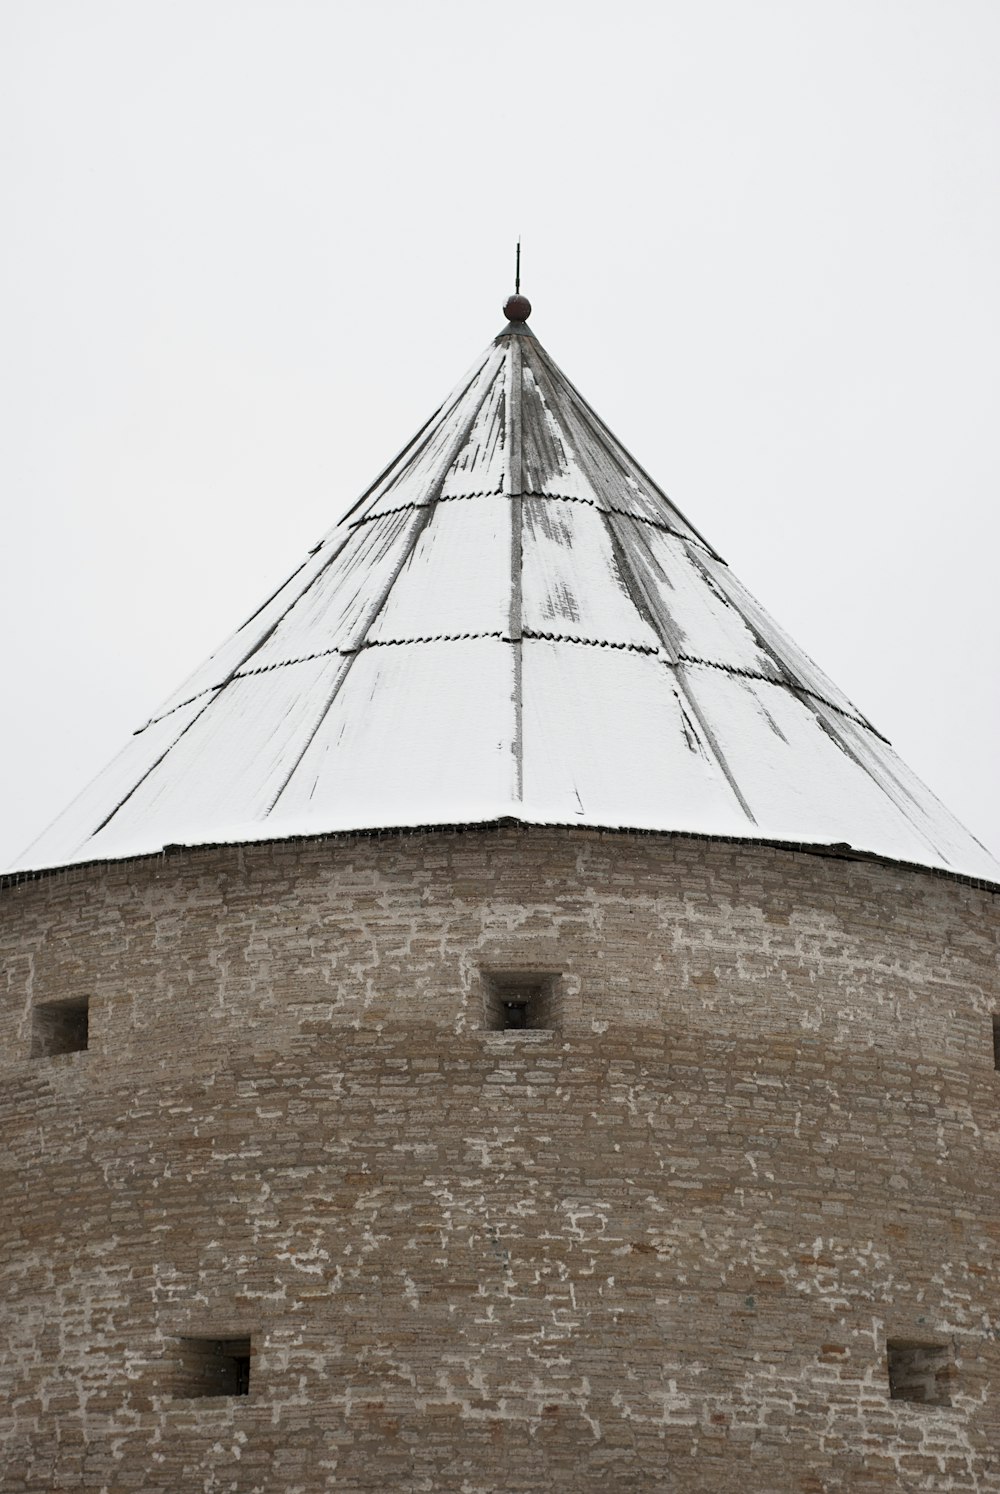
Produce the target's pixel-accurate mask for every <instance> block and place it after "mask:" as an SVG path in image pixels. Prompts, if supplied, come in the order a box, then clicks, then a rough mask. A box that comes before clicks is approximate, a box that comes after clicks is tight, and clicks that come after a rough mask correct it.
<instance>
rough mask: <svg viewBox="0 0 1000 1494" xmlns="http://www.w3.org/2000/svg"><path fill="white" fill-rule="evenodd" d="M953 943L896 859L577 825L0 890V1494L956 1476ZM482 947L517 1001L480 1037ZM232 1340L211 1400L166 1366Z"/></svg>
mask: <svg viewBox="0 0 1000 1494" xmlns="http://www.w3.org/2000/svg"><path fill="white" fill-rule="evenodd" d="M998 933H1000V922H998V920H997V916H996V906H995V898H994V897H993V896H992V895H991V894H989V893H987V892H983V891H979V890H976V889H974V888H971V887H967V886H964V885H961V884H959V883H957V882H953V881H950V880H948V879H946V878H942V877H936V876H932V875H929V874H924V873H920V872H916V871H909V870H900V869H894V868H890V867H884V866H880V865H877V864H875V863H868V862H853V861H841V860H835V859H826V858H822V857H818V856H810V855H806V854H796V853H792V852H787V851H780V850H772V849H767V848H755V847H751V846H738V845H725V844H713V843H708V842H700V841H696V840H690V839H677V840H672V839H669V838H666V837H663V838H653V837H650V838H643V837H628V836H614V835H601V834H599V833H595V832H589V831H559V830H553V831H542V830H531V831H523V830H516V829H510V830H500V831H495V832H482V833H479V832H477V833H469V834H465V835H454V836H449V835H438V834H433V835H426V836H419V835H415V836H402V837H398V838H394V837H385V838H383V839H380V840H365V839H357V840H331V841H327V842H304V843H301V844H296V845H277V846H266V845H265V846H257V847H251V848H244V849H242V850H241V849H235V848H234V849H226V850H206V851H190V852H178V853H176V854H174V855H169V856H166V857H163V858H153V859H150V860H146V861H142V862H135V863H132V864H130V865H122V866H109V867H103V868H91V869H87V870H78V871H71V872H66V873H61V874H57V875H54V876H50V877H46V878H42V879H40V880H37V881H32V882H27V883H23V884H20V885H15V886H11V887H8V888H6V889H4V890H3V892H2V893H0V961H2V964H0V971H2V977H3V980H2V986H0V989H2V992H3V999H2V1005H0V1115H2V1125H3V1133H2V1134H3V1147H2V1151H0V1290H2V1323H0V1466H2V1468H3V1475H2V1480H0V1487H2V1488H3V1490H4V1491H23V1490H55V1489H65V1490H70V1489H95V1490H100V1489H103V1490H107V1491H109V1494H110V1491H119V1490H122V1491H124V1490H143V1491H150V1494H181V1491H183V1494H187V1491H203V1490H204V1491H206V1494H207V1491H236V1494H251V1491H268V1494H270V1491H282V1494H285V1491H287V1494H312V1491H316V1490H321V1489H345V1490H349V1489H358V1490H362V1489H363V1490H373V1491H374V1490H379V1491H381V1490H389V1489H401V1490H436V1489H441V1490H454V1491H463V1494H481V1491H483V1494H485V1491H491V1494H492V1491H499V1490H503V1491H515V1490H517V1491H520V1490H523V1491H527V1490H538V1491H542V1490H545V1491H549V1490H570V1491H573V1494H576V1491H597V1490H599V1489H606V1488H614V1489H621V1490H644V1491H645V1490H648V1491H653V1490H656V1491H660V1490H685V1491H686V1490H698V1491H705V1494H716V1491H723V1494H726V1491H737V1490H739V1491H742V1494H745V1491H752V1490H756V1491H761V1494H763V1491H786V1490H788V1491H792V1490H794V1491H802V1494H824V1491H834V1490H837V1491H841V1490H843V1491H848V1490H850V1491H856V1490H860V1491H868V1490H871V1491H874V1490H880V1491H888V1490H904V1489H909V1490H1000V1344H998V1341H997V1327H998V1322H1000V1291H998V1281H997V1260H998V1248H1000V1181H998V1179H1000V1170H998V1162H1000V1074H997V1073H996V1071H995V1069H994V1057H993V1043H992V1030H991V1019H992V1016H993V1014H994V1013H995V1012H996V1011H997V1010H998V1009H1000V993H998V978H997V953H998ZM510 972H529V973H532V974H534V975H541V976H546V977H552V978H553V992H554V994H553V998H552V1000H553V1009H554V1010H556V1011H557V1012H558V1013H559V1017H560V1024H561V1025H560V1029H559V1030H558V1031H557V1032H554V1033H551V1034H549V1033H540V1032H527V1033H511V1034H500V1033H489V1032H486V1031H484V1030H483V1024H484V1013H485V1012H486V1011H487V1009H488V1007H489V992H488V990H487V989H486V986H487V982H486V978H485V977H486V976H488V975H489V974H491V973H492V974H500V975H503V974H505V973H506V974H509V973H510ZM83 996H86V997H88V998H89V1000H90V1028H89V1032H90V1046H89V1049H88V1051H87V1052H85V1053H77V1054H72V1055H68V1056H62V1057H55V1058H50V1057H42V1058H31V1057H30V1056H29V1055H30V1051H31V1023H32V1008H33V1006H34V1005H36V1004H38V1003H44V1002H48V1001H53V1000H60V999H67V998H76V999H79V998H81V997H83ZM247 1335H250V1336H251V1337H252V1345H253V1358H252V1370H251V1393H250V1395H249V1396H248V1397H229V1398H219V1399H216V1398H212V1399H205V1400H190V1399H181V1398H178V1397H177V1396H176V1395H175V1392H176V1391H177V1390H178V1389H179V1388H180V1387H181V1385H182V1376H183V1373H184V1364H185V1353H186V1352H187V1351H186V1349H185V1346H184V1345H183V1344H182V1343H181V1340H182V1339H183V1338H186V1337H191V1336H195V1337H199V1336H200V1337H204V1338H212V1339H233V1340H236V1339H240V1338H244V1337H246V1336H247ZM887 1339H897V1340H903V1341H907V1340H912V1341H915V1342H925V1341H927V1342H936V1343H944V1344H947V1345H948V1348H949V1355H950V1356H951V1357H952V1358H953V1359H954V1379H953V1382H952V1389H951V1399H952V1404H951V1405H950V1406H940V1407H939V1406H929V1407H925V1406H920V1405H916V1404H911V1403H909V1402H906V1401H900V1400H890V1399H889V1398H888V1378H887V1370H886V1342H887Z"/></svg>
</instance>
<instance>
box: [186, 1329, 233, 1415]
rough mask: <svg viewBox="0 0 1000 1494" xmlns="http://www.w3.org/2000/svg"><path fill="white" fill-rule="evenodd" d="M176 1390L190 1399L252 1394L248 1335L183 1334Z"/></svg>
mask: <svg viewBox="0 0 1000 1494" xmlns="http://www.w3.org/2000/svg"><path fill="white" fill-rule="evenodd" d="M179 1369H180V1378H179V1382H178V1386H177V1390H176V1394H177V1395H178V1396H181V1397H183V1398H185V1399H187V1400H196V1399H198V1398H199V1397H201V1396H210V1395H249V1394H250V1340H249V1338H182V1339H181V1341H180V1366H179Z"/></svg>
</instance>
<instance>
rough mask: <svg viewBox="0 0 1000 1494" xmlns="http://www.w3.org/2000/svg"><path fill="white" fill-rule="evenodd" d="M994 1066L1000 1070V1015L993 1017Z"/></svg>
mask: <svg viewBox="0 0 1000 1494" xmlns="http://www.w3.org/2000/svg"><path fill="white" fill-rule="evenodd" d="M993 1067H994V1068H995V1069H997V1070H1000V1016H995V1017H994V1018H993Z"/></svg>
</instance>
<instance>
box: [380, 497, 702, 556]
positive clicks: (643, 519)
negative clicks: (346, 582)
mask: <svg viewBox="0 0 1000 1494" xmlns="http://www.w3.org/2000/svg"><path fill="white" fill-rule="evenodd" d="M513 497H518V498H541V499H544V500H545V501H546V502H549V503H582V504H584V505H585V506H586V507H587V508H592V509H594V510H596V512H597V513H599V514H614V515H616V516H617V517H619V518H622V519H632V520H634V521H635V523H636V524H648V525H649V526H650V527H651V528H652V529H661V530H662V531H663V533H664V534H672V535H673V536H674V537H675V538H676V539H679V540H683V542H684V544H686V545H694V546H695V547H696V548H697V549H699V550H704V551H705V553H706V555H710V556H711V557H712V559H713V560H717V561H718V562H719V564H720V565H726V561H725V560H723V558H722V556H721V555H717V554H716V553H715V551H714V550H713V549H712V547H711V546H710V545H707V544H706V543H705V541H704V540H702V539H699V538H698V537H697V536H696V535H694V534H684V533H683V531H682V530H680V529H675V528H674V527H673V525H671V524H668V523H667V522H666V520H665V519H654V518H653V517H652V516H651V515H649V514H637V513H633V512H632V510H631V509H628V508H610V507H608V506H606V505H605V504H602V503H598V502H596V500H595V499H593V498H583V497H581V496H580V495H579V494H577V493H542V492H539V491H538V490H537V489H531V490H530V491H526V492H524V493H517V494H512V493H504V492H503V490H502V489H501V488H485V489H483V491H482V492H477V493H442V494H440V495H439V496H438V497H437V498H428V499H426V501H424V502H420V503H414V502H410V503H400V504H399V505H398V507H396V508H383V509H380V510H379V512H378V513H368V514H365V515H363V517H362V518H360V519H354V520H352V522H351V525H350V527H351V528H352V529H356V528H359V527H360V526H361V525H362V524H374V523H375V522H376V521H377V520H379V519H389V518H391V517H392V516H393V514H402V513H406V512H407V511H408V510H410V509H417V508H432V507H433V506H434V505H435V504H437V503H466V502H469V501H471V500H472V499H474V498H513Z"/></svg>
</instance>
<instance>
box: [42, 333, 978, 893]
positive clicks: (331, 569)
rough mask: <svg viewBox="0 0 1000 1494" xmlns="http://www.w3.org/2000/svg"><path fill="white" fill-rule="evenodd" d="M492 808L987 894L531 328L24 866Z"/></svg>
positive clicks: (456, 820) (849, 712)
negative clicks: (894, 865)
mask: <svg viewBox="0 0 1000 1494" xmlns="http://www.w3.org/2000/svg"><path fill="white" fill-rule="evenodd" d="M503 818H512V819H514V820H519V821H522V822H525V823H529V824H564V825H584V826H600V827H604V828H608V829H617V828H630V829H641V830H653V831H686V832H693V833H696V834H706V835H713V836H726V837H737V838H742V839H748V840H751V839H752V840H765V841H780V842H790V843H794V844H796V845H804V846H816V847H822V846H831V845H838V846H844V847H852V848H854V849H856V850H859V851H863V852H870V853H874V854H876V855H880V856H884V857H888V858H890V859H893V860H898V861H904V862H911V863H916V864H918V865H922V866H927V867H935V868H939V869H944V870H948V871H952V872H956V873H959V874H962V875H965V876H970V877H974V878H981V879H985V880H987V881H991V882H1000V866H998V864H997V863H996V862H995V861H994V860H993V858H992V857H991V856H990V855H989V853H988V852H987V851H986V850H985V849H984V848H983V847H982V846H981V845H980V844H979V842H978V841H977V840H975V839H974V838H973V837H972V836H971V835H970V834H969V833H968V832H967V831H966V830H964V829H963V828H962V826H961V825H960V824H958V822H957V821H956V820H955V819H954V818H953V817H952V816H951V814H949V813H948V811H947V810H946V809H945V808H944V807H943V806H942V805H941V804H940V803H939V802H938V800H937V799H935V798H934V796H933V795H932V794H931V793H930V792H929V791H928V790H927V789H926V788H925V787H924V786H923V785H922V784H921V783H920V782H919V781H918V780H917V779H916V778H915V777H914V776H913V774H912V773H910V772H909V770H908V769H907V768H906V767H905V766H904V765H903V764H902V763H901V762H900V761H899V759H898V758H897V757H896V755H895V754H894V753H893V751H892V748H891V747H890V746H889V744H888V742H887V741H886V740H885V738H884V737H882V736H880V735H879V733H878V732H877V731H876V730H875V729H874V727H873V726H872V725H871V724H870V723H869V722H868V721H866V720H865V718H864V717H863V716H862V715H861V714H860V713H859V712H858V711H857V710H856V709H855V707H854V706H853V705H852V704H851V702H850V701H849V700H848V699H847V698H846V696H844V695H843V694H841V692H840V691H839V690H838V689H837V687H836V686H835V685H834V684H833V683H832V682H831V681H830V680H828V679H827V678H826V676H825V675H824V674H822V673H821V671H820V670H819V669H817V668H816V666H815V665H814V664H813V663H812V661H811V660H810V659H808V658H807V657H806V655H805V654H803V653H802V652H801V650H800V649H798V648H797V647H796V646H795V644H794V643H793V642H792V641H791V640H790V639H789V638H787V637H786V636H785V635H784V633H782V632H781V630H780V629H779V628H778V627H777V626H776V625H775V623H774V622H772V621H771V619H770V618H769V617H768V615H767V614H766V613H765V612H764V610H763V609H762V608H761V607H760V606H759V604H758V603H757V602H756V601H755V600H754V599H753V597H751V596H750V594H749V593H748V592H747V591H746V590H745V589H744V588H743V587H742V586H741V585H740V583H739V581H738V580H737V579H736V577H735V576H734V575H733V574H732V572H731V571H730V570H729V568H728V567H727V566H726V564H725V562H724V561H723V560H722V559H721V558H720V556H719V555H718V554H717V553H716V552H715V550H713V549H712V547H711V545H709V544H708V543H707V542H706V541H705V540H704V539H703V538H702V537H701V535H699V533H698V532H697V530H695V529H694V528H693V527H692V525H691V524H690V523H689V522H688V521H687V520H686V519H685V518H684V517H683V515H682V514H681V513H680V512H679V511H678V510H677V509H676V508H675V507H674V505H673V504H672V503H671V502H670V500H669V499H668V498H667V497H666V495H665V494H664V493H663V492H662V490H661V489H660V488H659V487H658V486H657V484H656V483H655V482H654V481H653V480H652V479H651V478H650V477H649V476H648V475H647V473H646V472H645V471H644V470H643V469H642V468H641V467H640V466H639V464H638V463H637V462H636V461H635V459H634V458H633V457H632V456H631V455H630V454H629V453H628V452H627V451H626V450H625V449H624V447H623V446H622V445H621V444H620V442H619V441H618V440H617V439H616V438H615V437H614V436H613V435H612V434H611V432H610V431H609V430H608V428H607V427H606V426H605V425H604V424H603V422H602V421H601V420H600V419H599V418H598V416H597V415H595V413H594V411H593V410H592V409H591V408H590V406H589V405H588V404H587V403H586V401H585V400H584V399H583V397H582V396H581V395H580V394H579V393H578V392H577V390H576V389H575V388H574V387H573V385H572V384H571V383H570V382H569V380H568V379H567V378H566V377H565V375H564V374H563V373H562V372H561V371H560V369H559V368H558V367H557V366H556V364H555V363H554V362H553V361H552V359H551V358H550V357H549V355H548V354H547V353H546V352H545V350H544V348H542V346H541V345H540V343H539V342H538V341H537V340H536V338H535V337H534V336H533V334H532V333H531V332H530V331H529V330H528V328H527V326H526V325H525V324H524V322H523V321H518V322H511V323H509V324H508V325H507V326H506V327H505V328H504V329H503V331H502V332H501V333H500V334H499V335H498V336H497V337H496V339H495V340H494V341H493V343H492V344H491V345H490V346H489V348H487V350H486V352H485V353H484V354H483V356H482V357H481V358H480V359H479V361H478V362H477V363H476V364H475V366H474V367H473V368H472V370H471V372H470V373H469V374H468V375H467V377H466V378H465V379H463V380H462V382H461V383H460V384H459V386H458V388H457V389H456V390H455V391H454V392H453V393H452V394H451V395H450V396H449V397H448V399H446V400H445V402H444V404H442V405H441V407H440V408H439V409H438V410H437V411H436V412H435V414H434V415H432V416H431V418H430V420H428V422H427V423H426V425H425V426H424V427H423V428H422V429H421V430H420V431H419V432H418V433H417V435H416V436H415V437H414V438H413V440H412V441H411V442H410V443H409V445H408V446H407V447H405V449H404V450H403V451H402V452H401V453H400V455H399V456H398V457H397V458H396V459H395V461H394V462H393V463H392V464H391V465H390V466H389V467H388V468H387V469H386V471H385V472H384V473H383V474H382V476H381V477H379V478H378V480H377V481H376V482H375V483H374V484H373V486H372V487H371V488H370V489H369V490H368V492H366V493H365V494H364V495H363V497H362V498H361V499H360V500H359V501H358V503H356V504H355V506H354V508H353V509H351V510H350V512H349V513H348V514H346V515H345V517H344V518H343V519H342V520H341V521H340V523H338V524H337V526H336V527H335V528H334V529H333V530H332V531H331V533H330V534H329V535H328V536H327V538H326V539H325V540H324V541H323V542H322V544H320V545H319V546H318V547H317V548H316V549H315V550H313V551H312V552H311V553H310V554H309V555H308V556H307V558H306V559H305V561H304V562H303V564H302V565H301V566H300V567H299V569H298V570H297V571H296V572H295V573H294V574H293V575H292V576H291V577H290V578H289V579H288V580H287V581H286V582H285V584H284V585H283V586H281V587H280V588H279V589H278V590H277V591H276V592H275V593H274V595H273V596H272V597H271V598H270V599H269V600H268V601H266V602H265V603H264V604H263V605H262V606H261V607H260V608H259V609H258V611H257V612H255V613H254V614H253V616H252V617H250V618H249V619H248V620H247V621H246V622H245V623H244V624H243V625H242V627H240V628H239V629H238V630H237V632H236V633H234V634H233V636H232V637H231V638H229V639H227V641H226V642H225V643H223V645H222V646H221V648H219V649H217V650H216V652H215V653H214V654H212V656H211V657H210V658H209V659H208V660H207V662H206V663H205V664H203V665H202V666H201V668H200V669H197V670H196V671H195V673H194V674H193V675H192V676H191V677H190V678H189V679H188V680H186V681H185V683H184V684H183V685H182V686H181V687H180V689H179V690H176V691H175V692H174V693H173V695H171V696H170V697H169V698H168V699H167V700H166V701H164V703H163V705H162V706H161V707H160V709H159V710H158V711H157V712H156V714H155V715H154V716H153V718H152V719H151V720H150V721H149V722H148V723H147V724H146V725H145V726H144V727H142V728H141V730H139V731H138V732H136V734H135V735H134V736H133V737H132V739H131V741H130V742H129V743H128V745H127V746H126V747H125V749H124V750H123V751H122V752H121V753H120V754H119V756H118V757H116V758H115V759H114V761H113V762H112V763H111V764H110V765H109V766H108V767H107V768H106V769H105V770H104V772H103V773H101V774H100V775H99V776H98V777H97V778H96V779H95V781H94V782H93V783H92V784H91V785H90V787H89V788H87V789H85V790H84V792H83V793H82V794H81V795H80V796H79V797H78V798H77V799H76V800H75V801H74V802H73V803H72V804H71V805H70V806H69V807H68V808H67V809H66V810H65V811H64V812H63V813H62V814H61V815H60V816H59V817H58V819H56V820H55V821H54V823H53V824H52V825H51V826H50V827H49V828H48V829H47V830H46V831H45V832H44V834H42V835H41V836H40V837H39V838H38V839H37V840H36V841H35V842H34V843H33V844H32V845H31V846H30V847H29V848H28V849H27V851H26V852H25V853H24V854H23V856H22V857H21V858H20V860H19V863H18V868H16V869H42V868H46V867H55V866H63V865H67V864H70V863H74V862H84V861H95V860H110V859H116V858H121V857H130V856H136V855H144V854H148V853H152V852H156V851H159V850H160V849H162V847H164V846H165V845H175V844H193V845H197V844H212V843H218V842H250V841H259V840H268V839H276V838H285V837H290V836H301V835H320V834H329V833H331V832H338V831H366V830H377V829H381V828H404V827H419V826H431V825H438V826H439V825H453V826H461V825H471V824H478V823H483V822H490V821H495V820H498V819H503Z"/></svg>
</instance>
